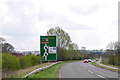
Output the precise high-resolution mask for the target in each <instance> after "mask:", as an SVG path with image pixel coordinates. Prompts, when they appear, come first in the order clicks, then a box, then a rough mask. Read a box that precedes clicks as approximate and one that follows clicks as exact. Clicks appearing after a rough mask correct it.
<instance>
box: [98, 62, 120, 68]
mask: <svg viewBox="0 0 120 80" xmlns="http://www.w3.org/2000/svg"><path fill="white" fill-rule="evenodd" d="M100 63H101V64H104V63H102V62H100ZM104 65H108V66H111V67H116V68H120V66H116V65H110V64H104Z"/></svg>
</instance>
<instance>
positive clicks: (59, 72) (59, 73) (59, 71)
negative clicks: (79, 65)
mask: <svg viewBox="0 0 120 80" xmlns="http://www.w3.org/2000/svg"><path fill="white" fill-rule="evenodd" d="M59 78H61V70H60V71H59Z"/></svg>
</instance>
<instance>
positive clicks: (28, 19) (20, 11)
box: [2, 2, 34, 37]
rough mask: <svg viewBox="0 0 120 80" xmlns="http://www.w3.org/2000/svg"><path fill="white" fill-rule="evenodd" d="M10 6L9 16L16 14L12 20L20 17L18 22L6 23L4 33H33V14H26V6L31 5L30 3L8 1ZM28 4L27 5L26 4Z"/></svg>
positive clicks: (21, 35) (17, 35) (20, 34)
mask: <svg viewBox="0 0 120 80" xmlns="http://www.w3.org/2000/svg"><path fill="white" fill-rule="evenodd" d="M5 4H6V6H7V7H8V14H7V15H8V16H11V15H14V17H15V18H14V19H12V18H11V20H12V21H15V20H17V19H19V22H16V23H6V24H4V25H3V26H2V34H3V35H9V36H14V37H28V36H31V35H32V32H31V30H30V29H31V27H32V26H33V25H34V17H33V15H32V14H31V15H26V14H25V13H24V12H25V8H26V7H31V4H29V3H25V4H24V3H19V2H18V3H16V2H8V3H5ZM26 4H27V5H26Z"/></svg>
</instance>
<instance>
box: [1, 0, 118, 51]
mask: <svg viewBox="0 0 120 80" xmlns="http://www.w3.org/2000/svg"><path fill="white" fill-rule="evenodd" d="M118 1H119V0H0V28H1V29H0V30H1V31H2V34H1V36H2V37H4V38H5V39H6V41H7V42H9V43H11V44H12V45H13V46H14V47H15V49H16V50H39V45H40V44H39V43H40V42H39V36H40V35H46V32H47V31H48V30H49V29H50V28H54V27H55V26H58V27H61V28H62V29H63V30H64V31H66V32H67V33H69V36H70V37H71V39H72V41H73V43H77V44H78V46H79V48H81V47H82V46H84V47H86V48H87V49H105V48H106V46H107V45H108V43H110V42H111V41H113V42H114V41H117V40H118Z"/></svg>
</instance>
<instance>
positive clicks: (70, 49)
mask: <svg viewBox="0 0 120 80" xmlns="http://www.w3.org/2000/svg"><path fill="white" fill-rule="evenodd" d="M47 35H48V36H49V35H56V36H57V55H58V56H57V57H58V60H72V59H74V60H77V59H81V55H80V52H79V48H78V45H77V44H74V43H72V41H71V38H70V36H69V34H68V33H66V32H65V31H64V30H63V29H61V28H59V27H55V28H51V29H50V30H49V31H48V32H47Z"/></svg>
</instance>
